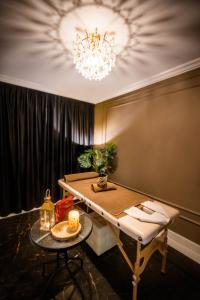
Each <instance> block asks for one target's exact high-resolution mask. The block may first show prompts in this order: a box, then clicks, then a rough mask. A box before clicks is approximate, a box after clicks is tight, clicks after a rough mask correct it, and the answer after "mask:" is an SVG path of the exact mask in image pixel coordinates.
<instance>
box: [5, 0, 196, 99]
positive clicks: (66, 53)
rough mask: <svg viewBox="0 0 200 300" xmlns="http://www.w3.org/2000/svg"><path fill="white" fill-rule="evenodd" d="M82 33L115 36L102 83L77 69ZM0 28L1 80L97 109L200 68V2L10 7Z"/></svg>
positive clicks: (112, 0) (44, 0)
mask: <svg viewBox="0 0 200 300" xmlns="http://www.w3.org/2000/svg"><path fill="white" fill-rule="evenodd" d="M75 27H79V28H82V29H85V28H86V29H88V28H89V29H91V30H93V29H94V28H96V27H98V29H99V30H100V31H101V32H103V31H109V32H112V31H114V32H115V38H116V44H117V45H116V51H117V53H118V57H117V61H116V66H115V67H114V69H113V70H112V72H111V73H110V75H109V76H107V77H106V78H104V79H103V80H101V81H89V80H87V79H84V78H83V77H82V76H81V75H80V74H79V73H78V72H77V70H76V69H75V66H74V64H73V59H72V54H71V49H72V47H73V46H72V40H73V38H74V34H75V32H76V30H75ZM0 28H1V33H0V43H1V47H0V80H2V81H6V82H10V83H15V84H19V85H23V86H26V87H31V88H35V89H38V90H42V91H47V92H52V93H55V94H57V95H62V96H66V97H70V98H73V99H78V100H83V101H86V102H92V103H98V102H101V101H104V100H107V99H109V98H112V97H115V96H117V95H120V94H123V93H126V92H130V91H131V90H133V89H135V88H137V87H140V86H142V85H145V84H147V83H152V82H155V81H156V80H158V79H159V78H165V75H166V74H168V75H166V76H170V75H169V74H176V71H177V70H179V71H180V70H183V71H184V70H187V67H188V68H189V69H190V67H191V66H192V67H196V66H197V65H198V64H199V61H200V60H199V57H200V1H199V0H124V1H123V0H37V1H36V0H20V1H19V0H6V1H0ZM191 61H192V63H190V62H191ZM188 62H189V63H188ZM170 70H172V71H173V72H171V71H170ZM170 72H171V73H170Z"/></svg>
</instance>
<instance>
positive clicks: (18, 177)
mask: <svg viewBox="0 0 200 300" xmlns="http://www.w3.org/2000/svg"><path fill="white" fill-rule="evenodd" d="M93 131H94V105H93V104H89V103H85V102H81V101H76V100H71V99H67V98H64V97H60V96H56V95H52V94H47V93H44V92H40V91H35V90H31V89H27V88H23V87H19V86H14V85H10V84H5V83H0V176H1V178H0V199H1V200H0V215H1V216H3V215H7V214H8V213H11V212H15V213H17V212H20V211H21V210H29V209H31V208H33V207H37V206H40V205H41V203H42V200H43V197H44V192H45V190H46V189H47V188H50V189H51V191H52V194H53V198H54V201H55V200H57V199H58V198H59V195H60V194H59V186H58V184H57V180H58V179H59V178H62V177H63V175H64V174H68V173H73V172H74V173H75V172H78V171H79V167H78V165H77V157H78V155H79V154H80V153H81V152H82V151H84V150H85V149H86V148H88V146H90V145H91V144H92V143H93Z"/></svg>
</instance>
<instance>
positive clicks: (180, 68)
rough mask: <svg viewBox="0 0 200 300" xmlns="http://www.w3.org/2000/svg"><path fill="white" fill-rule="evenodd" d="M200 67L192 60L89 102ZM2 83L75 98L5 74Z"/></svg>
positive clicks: (199, 59)
mask: <svg viewBox="0 0 200 300" xmlns="http://www.w3.org/2000/svg"><path fill="white" fill-rule="evenodd" d="M199 67H200V57H199V58H197V59H194V60H191V61H189V62H187V63H185V64H182V65H179V66H177V67H175V68H171V69H169V70H167V71H165V72H162V73H159V74H157V75H154V76H151V77H149V78H147V79H145V80H141V81H138V82H136V83H133V84H131V85H129V86H127V87H126V88H124V89H121V90H120V91H118V93H116V94H113V95H109V96H108V98H106V99H99V100H96V101H94V99H93V101H92V100H91V101H87V102H91V103H94V102H95V103H94V104H97V103H100V102H103V101H106V100H108V99H112V98H115V97H118V96H121V95H124V94H127V93H130V92H133V91H135V90H138V89H140V88H143V87H146V86H149V85H151V84H154V83H157V82H160V81H163V80H166V79H169V78H172V77H175V76H177V75H181V74H183V73H186V72H189V71H192V70H194V69H197V68H199ZM0 81H2V82H6V83H11V84H15V85H19V86H22V87H26V88H30V89H34V90H39V91H41V92H45V93H50V94H54V95H59V96H63V97H65V98H67V97H69V98H72V99H74V98H73V97H70V95H68V96H66V95H64V94H63V93H60V92H58V91H55V90H51V89H49V88H47V87H45V86H43V85H40V84H38V83H34V82H31V81H26V80H22V79H18V78H15V77H11V76H7V75H4V74H0ZM75 100H79V99H75ZM79 101H80V100H79Z"/></svg>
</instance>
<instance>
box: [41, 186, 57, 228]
mask: <svg viewBox="0 0 200 300" xmlns="http://www.w3.org/2000/svg"><path fill="white" fill-rule="evenodd" d="M54 225H55V208H54V204H53V202H52V201H51V195H50V190H49V189H47V190H46V192H45V197H44V203H43V204H42V206H41V208H40V230H44V231H49V230H50V229H51V227H53V226H54Z"/></svg>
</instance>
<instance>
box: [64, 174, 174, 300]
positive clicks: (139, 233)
mask: <svg viewBox="0 0 200 300" xmlns="http://www.w3.org/2000/svg"><path fill="white" fill-rule="evenodd" d="M96 181H97V178H90V179H84V180H77V181H72V182H65V180H64V179H60V180H58V184H59V186H60V187H61V188H62V191H63V197H64V196H65V195H66V192H68V193H70V194H72V195H74V196H75V197H76V198H77V199H79V200H80V201H81V202H84V203H85V204H86V205H87V206H88V207H89V208H91V209H92V210H93V211H95V212H96V213H98V214H99V215H101V216H102V217H103V218H104V219H105V220H106V221H107V223H108V225H109V226H110V228H111V230H112V233H113V235H114V237H115V239H116V242H117V246H118V248H119V250H120V252H121V253H122V255H123V257H124V259H125V261H126V263H127V264H128V266H129V267H130V269H131V271H132V274H133V275H132V276H133V282H132V283H133V298H132V299H133V300H136V299H137V287H138V283H139V281H140V275H141V274H142V272H143V271H144V269H145V267H146V265H147V263H148V261H149V259H150V257H151V256H152V254H153V253H154V252H155V251H156V250H158V251H159V252H160V254H161V255H162V264H161V272H163V273H165V271H166V256H167V229H168V226H169V225H170V224H171V223H172V222H173V221H174V219H175V218H176V217H177V216H178V214H179V211H178V210H177V209H175V208H173V207H170V206H168V205H165V204H163V203H161V202H159V205H161V206H162V207H163V208H164V209H165V211H166V212H167V214H168V216H169V218H170V221H169V223H168V224H167V225H160V224H155V223H147V222H142V221H139V220H137V219H135V218H132V217H130V216H129V215H126V214H125V213H124V210H125V209H127V208H129V207H131V206H132V205H134V206H138V207H140V206H141V205H142V204H141V203H142V202H143V201H145V200H153V201H155V200H154V199H153V198H150V197H149V196H146V195H144V194H140V193H138V192H135V191H133V190H130V189H127V188H125V187H122V186H120V185H115V186H116V188H117V189H116V190H113V191H104V192H99V193H94V192H93V191H92V189H91V184H92V183H95V182H96ZM156 203H158V201H156ZM115 228H118V229H120V230H121V231H123V232H125V233H126V234H127V235H128V236H130V237H131V238H133V239H134V240H136V242H137V248H136V259H135V262H134V264H133V263H132V261H131V259H130V258H129V257H128V255H127V253H126V252H125V250H124V248H123V244H122V242H121V240H120V238H119V235H118V234H117V232H116V230H115Z"/></svg>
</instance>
